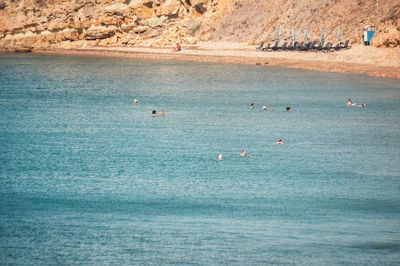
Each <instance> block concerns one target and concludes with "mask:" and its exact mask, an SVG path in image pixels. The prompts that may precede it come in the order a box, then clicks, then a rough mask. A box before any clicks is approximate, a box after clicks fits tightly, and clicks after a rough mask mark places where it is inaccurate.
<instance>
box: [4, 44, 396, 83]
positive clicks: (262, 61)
mask: <svg viewBox="0 0 400 266" xmlns="http://www.w3.org/2000/svg"><path fill="white" fill-rule="evenodd" d="M196 48H197V47H196ZM196 48H192V47H183V49H182V50H181V51H180V52H173V51H172V48H149V47H87V48H72V49H71V48H46V49H33V50H32V53H34V54H54V55H85V56H100V57H102V56H108V57H125V58H134V59H144V60H154V61H157V60H158V61H159V60H177V61H195V62H205V63H220V64H241V65H257V66H260V67H282V68H293V69H304V70H311V71H318V72H334V73H356V74H366V75H368V76H373V77H383V78H396V79H400V65H397V66H393V65H389V66H385V65H379V64H375V65H374V63H369V64H361V63H359V62H344V61H340V60H326V59H327V57H328V56H330V55H329V54H328V55H325V54H324V53H322V54H318V53H315V52H308V53H304V52H303V53H302V52H289V53H291V54H288V52H286V53H285V52H256V51H255V50H254V47H253V50H250V49H249V48H248V47H247V48H246V47H244V48H243V47H240V48H237V47H233V48H228V49H207V48H205V49H196ZM350 50H351V49H350ZM347 51H348V50H347ZM0 52H7V53H11V52H12V51H9V50H0ZM333 53H340V52H333ZM288 57H293V59H292V58H288ZM309 57H310V58H311V59H309ZM324 59H325V60H324ZM328 59H329V58H328ZM348 61H349V60H348ZM394 65H396V64H394Z"/></svg>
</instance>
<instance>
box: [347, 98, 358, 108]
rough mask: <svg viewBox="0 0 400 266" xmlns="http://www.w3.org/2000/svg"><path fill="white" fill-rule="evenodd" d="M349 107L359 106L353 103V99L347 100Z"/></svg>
mask: <svg viewBox="0 0 400 266" xmlns="http://www.w3.org/2000/svg"><path fill="white" fill-rule="evenodd" d="M346 105H347V107H353V106H357V104H356V103H353V100H352V99H350V98H349V99H347V104H346Z"/></svg>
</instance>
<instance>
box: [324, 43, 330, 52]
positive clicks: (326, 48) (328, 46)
mask: <svg viewBox="0 0 400 266" xmlns="http://www.w3.org/2000/svg"><path fill="white" fill-rule="evenodd" d="M331 48H332V43H330V42H328V43H327V44H326V45H325V47H324V48H323V51H324V52H328V51H329V50H330V49H331Z"/></svg>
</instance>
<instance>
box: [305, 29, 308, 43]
mask: <svg viewBox="0 0 400 266" xmlns="http://www.w3.org/2000/svg"><path fill="white" fill-rule="evenodd" d="M304 41H305V42H308V30H307V29H306V28H305V29H304Z"/></svg>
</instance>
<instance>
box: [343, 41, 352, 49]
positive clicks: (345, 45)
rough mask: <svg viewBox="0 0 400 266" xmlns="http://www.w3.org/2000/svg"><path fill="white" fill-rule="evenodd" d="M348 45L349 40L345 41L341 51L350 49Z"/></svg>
mask: <svg viewBox="0 0 400 266" xmlns="http://www.w3.org/2000/svg"><path fill="white" fill-rule="evenodd" d="M349 43H350V41H349V40H346V41H345V42H344V45H343V47H342V48H343V49H350V45H349Z"/></svg>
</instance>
